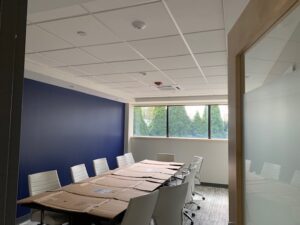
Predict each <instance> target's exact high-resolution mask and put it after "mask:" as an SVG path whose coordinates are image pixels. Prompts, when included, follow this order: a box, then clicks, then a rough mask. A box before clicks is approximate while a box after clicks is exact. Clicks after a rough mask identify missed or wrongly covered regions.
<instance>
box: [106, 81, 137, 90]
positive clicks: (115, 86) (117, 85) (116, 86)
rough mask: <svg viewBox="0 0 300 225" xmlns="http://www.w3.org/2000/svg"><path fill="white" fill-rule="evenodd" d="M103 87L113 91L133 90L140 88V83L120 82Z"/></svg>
mask: <svg viewBox="0 0 300 225" xmlns="http://www.w3.org/2000/svg"><path fill="white" fill-rule="evenodd" d="M105 86H108V87H110V88H113V89H119V88H126V87H127V88H135V87H140V86H141V83H139V82H136V81H132V82H120V83H105Z"/></svg>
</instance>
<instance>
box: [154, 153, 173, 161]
mask: <svg viewBox="0 0 300 225" xmlns="http://www.w3.org/2000/svg"><path fill="white" fill-rule="evenodd" d="M156 158H157V161H163V162H174V161H175V155H174V154H168V153H157V154H156Z"/></svg>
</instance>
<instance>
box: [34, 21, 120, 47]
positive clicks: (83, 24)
mask: <svg viewBox="0 0 300 225" xmlns="http://www.w3.org/2000/svg"><path fill="white" fill-rule="evenodd" d="M39 26H41V27H42V28H43V29H45V30H47V31H49V32H51V33H53V34H55V35H57V36H58V37H60V38H62V39H64V40H68V42H70V43H72V44H73V45H75V46H86V45H95V44H104V43H112V42H118V41H119V40H118V39H117V38H116V37H115V35H113V34H112V33H111V32H110V31H109V30H108V29H107V28H106V27H105V26H103V25H102V24H101V23H99V22H98V21H97V20H96V19H95V18H93V17H92V16H80V17H75V18H69V19H63V20H57V21H52V22H46V23H41V24H39ZM78 31H83V32H85V33H86V35H85V36H81V35H78V34H77V32H78Z"/></svg>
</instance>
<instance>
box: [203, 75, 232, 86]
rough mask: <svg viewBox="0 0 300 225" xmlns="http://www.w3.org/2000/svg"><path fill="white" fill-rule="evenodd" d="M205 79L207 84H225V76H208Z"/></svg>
mask: <svg viewBox="0 0 300 225" xmlns="http://www.w3.org/2000/svg"><path fill="white" fill-rule="evenodd" d="M207 80H208V83H209V84H227V76H209V77H207Z"/></svg>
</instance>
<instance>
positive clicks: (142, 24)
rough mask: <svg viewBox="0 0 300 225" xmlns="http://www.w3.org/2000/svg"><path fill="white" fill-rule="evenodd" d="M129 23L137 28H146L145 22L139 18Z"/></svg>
mask: <svg viewBox="0 0 300 225" xmlns="http://www.w3.org/2000/svg"><path fill="white" fill-rule="evenodd" d="M131 24H132V26H133V27H134V28H135V29H137V30H144V29H145V28H146V23H145V22H144V21H141V20H135V21H133V22H132V23H131Z"/></svg>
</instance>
